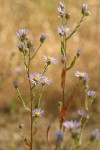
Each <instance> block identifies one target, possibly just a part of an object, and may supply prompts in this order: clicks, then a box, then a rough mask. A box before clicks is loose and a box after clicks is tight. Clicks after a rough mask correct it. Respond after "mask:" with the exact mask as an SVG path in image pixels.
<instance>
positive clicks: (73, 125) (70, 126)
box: [63, 120, 81, 129]
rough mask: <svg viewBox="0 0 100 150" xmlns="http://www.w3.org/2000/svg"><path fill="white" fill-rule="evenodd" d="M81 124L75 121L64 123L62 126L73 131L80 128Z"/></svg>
mask: <svg viewBox="0 0 100 150" xmlns="http://www.w3.org/2000/svg"><path fill="white" fill-rule="evenodd" d="M80 125H81V123H80V122H77V121H73V120H71V121H66V122H64V123H63V126H64V127H66V128H67V129H75V128H78V127H80Z"/></svg>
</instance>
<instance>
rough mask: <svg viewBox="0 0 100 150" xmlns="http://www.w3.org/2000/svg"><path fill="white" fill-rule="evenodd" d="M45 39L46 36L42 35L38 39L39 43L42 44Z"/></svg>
mask: <svg viewBox="0 0 100 150" xmlns="http://www.w3.org/2000/svg"><path fill="white" fill-rule="evenodd" d="M46 38H47V35H46V34H44V33H42V35H41V37H40V42H41V43H43V42H44V41H45V39H46Z"/></svg>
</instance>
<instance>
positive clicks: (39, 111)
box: [32, 108, 44, 117]
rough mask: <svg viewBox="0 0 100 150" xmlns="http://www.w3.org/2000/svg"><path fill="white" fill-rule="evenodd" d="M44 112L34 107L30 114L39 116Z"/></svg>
mask: <svg viewBox="0 0 100 150" xmlns="http://www.w3.org/2000/svg"><path fill="white" fill-rule="evenodd" d="M43 114H44V110H42V109H41V108H36V109H34V110H33V112H32V115H33V116H35V117H41V116H42V115H43Z"/></svg>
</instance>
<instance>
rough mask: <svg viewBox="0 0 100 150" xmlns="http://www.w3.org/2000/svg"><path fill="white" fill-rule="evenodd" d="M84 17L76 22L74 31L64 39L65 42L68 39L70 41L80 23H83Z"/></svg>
mask: <svg viewBox="0 0 100 150" xmlns="http://www.w3.org/2000/svg"><path fill="white" fill-rule="evenodd" d="M84 17H85V16H84V15H82V17H81V19H80V21H79V22H78V24H77V26H76V27H75V29H74V30H73V32H72V33H71V34H70V35H69V36H68V37H67V38H66V41H67V40H68V39H70V38H71V37H72V35H73V34H74V33H75V32H76V31H77V30H78V28H79V27H80V25H81V23H82V22H83V19H84Z"/></svg>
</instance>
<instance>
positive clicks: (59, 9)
mask: <svg viewBox="0 0 100 150" xmlns="http://www.w3.org/2000/svg"><path fill="white" fill-rule="evenodd" d="M58 13H59V17H64V16H65V11H64V10H62V9H61V7H58Z"/></svg>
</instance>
